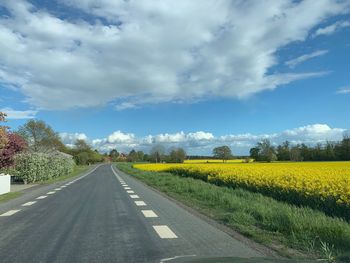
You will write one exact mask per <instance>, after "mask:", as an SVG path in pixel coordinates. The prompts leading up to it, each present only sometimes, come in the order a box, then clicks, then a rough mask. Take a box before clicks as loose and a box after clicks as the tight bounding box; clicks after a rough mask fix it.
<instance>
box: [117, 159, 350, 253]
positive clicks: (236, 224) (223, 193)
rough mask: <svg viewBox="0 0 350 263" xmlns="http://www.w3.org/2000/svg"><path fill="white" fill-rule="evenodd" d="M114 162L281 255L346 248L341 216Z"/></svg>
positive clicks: (349, 236) (348, 239) (346, 227)
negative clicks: (334, 216) (336, 216)
mask: <svg viewBox="0 0 350 263" xmlns="http://www.w3.org/2000/svg"><path fill="white" fill-rule="evenodd" d="M116 166H117V168H119V169H120V170H122V171H124V172H126V173H128V174H131V175H133V176H135V177H136V178H138V179H140V180H141V181H143V182H145V183H146V184H148V185H150V186H152V187H155V188H157V189H158V190H160V191H162V192H164V193H166V194H167V195H169V196H171V197H173V198H175V199H177V200H179V201H181V202H182V203H184V204H186V205H188V206H190V207H192V208H195V209H196V210H198V211H200V212H201V213H203V214H205V215H207V216H209V217H211V218H213V219H215V220H217V221H219V222H221V223H223V224H225V225H227V226H229V227H231V228H233V229H234V230H237V231H238V232H240V233H242V234H243V235H245V236H247V237H249V238H251V239H253V240H255V241H258V242H260V243H263V244H265V245H267V246H269V247H272V248H274V249H275V250H277V251H279V252H280V253H281V254H283V255H291V256H292V255H293V254H295V253H294V252H295V251H300V252H302V253H303V254H306V255H308V256H314V257H317V258H326V257H327V255H326V254H327V251H326V250H325V249H324V246H323V248H322V243H323V244H326V245H327V247H328V248H330V249H331V251H332V253H333V254H336V255H340V254H344V253H347V252H349V251H350V224H349V223H347V222H346V221H344V220H342V219H340V218H332V217H329V216H326V215H325V214H324V213H322V212H320V211H316V210H312V209H311V208H303V207H296V206H293V205H291V204H288V203H284V202H281V201H277V200H275V199H273V198H270V197H266V196H263V195H261V194H259V193H253V192H249V191H248V190H243V189H240V188H235V189H233V188H228V187H220V186H216V185H212V184H209V183H206V182H203V181H201V180H196V179H192V178H185V177H180V176H176V175H173V174H170V173H163V172H160V173H157V172H146V171H141V170H137V169H134V168H132V165H131V164H129V163H118V164H116ZM290 248H293V250H290ZM290 251H292V252H290ZM293 251H294V252H293Z"/></svg>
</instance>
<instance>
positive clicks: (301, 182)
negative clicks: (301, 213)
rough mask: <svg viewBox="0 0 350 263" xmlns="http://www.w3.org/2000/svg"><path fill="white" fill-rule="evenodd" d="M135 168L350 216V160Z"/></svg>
mask: <svg viewBox="0 0 350 263" xmlns="http://www.w3.org/2000/svg"><path fill="white" fill-rule="evenodd" d="M233 161H234V160H233ZM134 167H135V168H137V169H141V170H145V171H164V172H171V173H173V174H177V175H181V176H186V177H193V178H197V179H202V180H204V181H208V182H210V183H214V184H217V185H224V186H230V187H241V188H245V189H248V190H251V191H254V192H260V193H263V194H265V195H268V196H272V197H274V198H276V199H278V200H283V201H287V202H289V203H291V204H296V205H308V206H310V207H313V208H316V209H319V210H322V211H324V212H326V213H327V214H329V215H336V216H340V217H344V218H346V219H348V220H349V219H350V162H300V163H299V162H298V163H293V162H290V163H248V164H243V163H242V164H237V163H226V164H223V163H220V164H219V163H185V164H136V165H134Z"/></svg>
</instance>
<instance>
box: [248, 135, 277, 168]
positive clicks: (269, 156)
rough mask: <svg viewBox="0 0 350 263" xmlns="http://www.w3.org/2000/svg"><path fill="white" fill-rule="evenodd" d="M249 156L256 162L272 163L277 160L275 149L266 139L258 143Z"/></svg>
mask: <svg viewBox="0 0 350 263" xmlns="http://www.w3.org/2000/svg"><path fill="white" fill-rule="evenodd" d="M250 155H251V157H252V158H254V159H255V160H256V161H265V162H272V161H276V160H277V156H276V152H275V148H274V147H273V146H272V145H271V142H270V141H269V140H267V139H264V140H262V141H261V142H258V143H257V145H256V146H255V147H254V148H251V149H250Z"/></svg>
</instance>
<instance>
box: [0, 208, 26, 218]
mask: <svg viewBox="0 0 350 263" xmlns="http://www.w3.org/2000/svg"><path fill="white" fill-rule="evenodd" d="M19 211H21V210H20V209H19V210H10V211H7V212H6V213H3V214H1V215H0V216H12V215H14V214H16V213H17V212H19Z"/></svg>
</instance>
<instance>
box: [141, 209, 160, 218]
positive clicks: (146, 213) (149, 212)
mask: <svg viewBox="0 0 350 263" xmlns="http://www.w3.org/2000/svg"><path fill="white" fill-rule="evenodd" d="M141 212H142V213H143V215H144V216H145V217H158V216H157V214H156V213H154V212H153V210H141Z"/></svg>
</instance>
